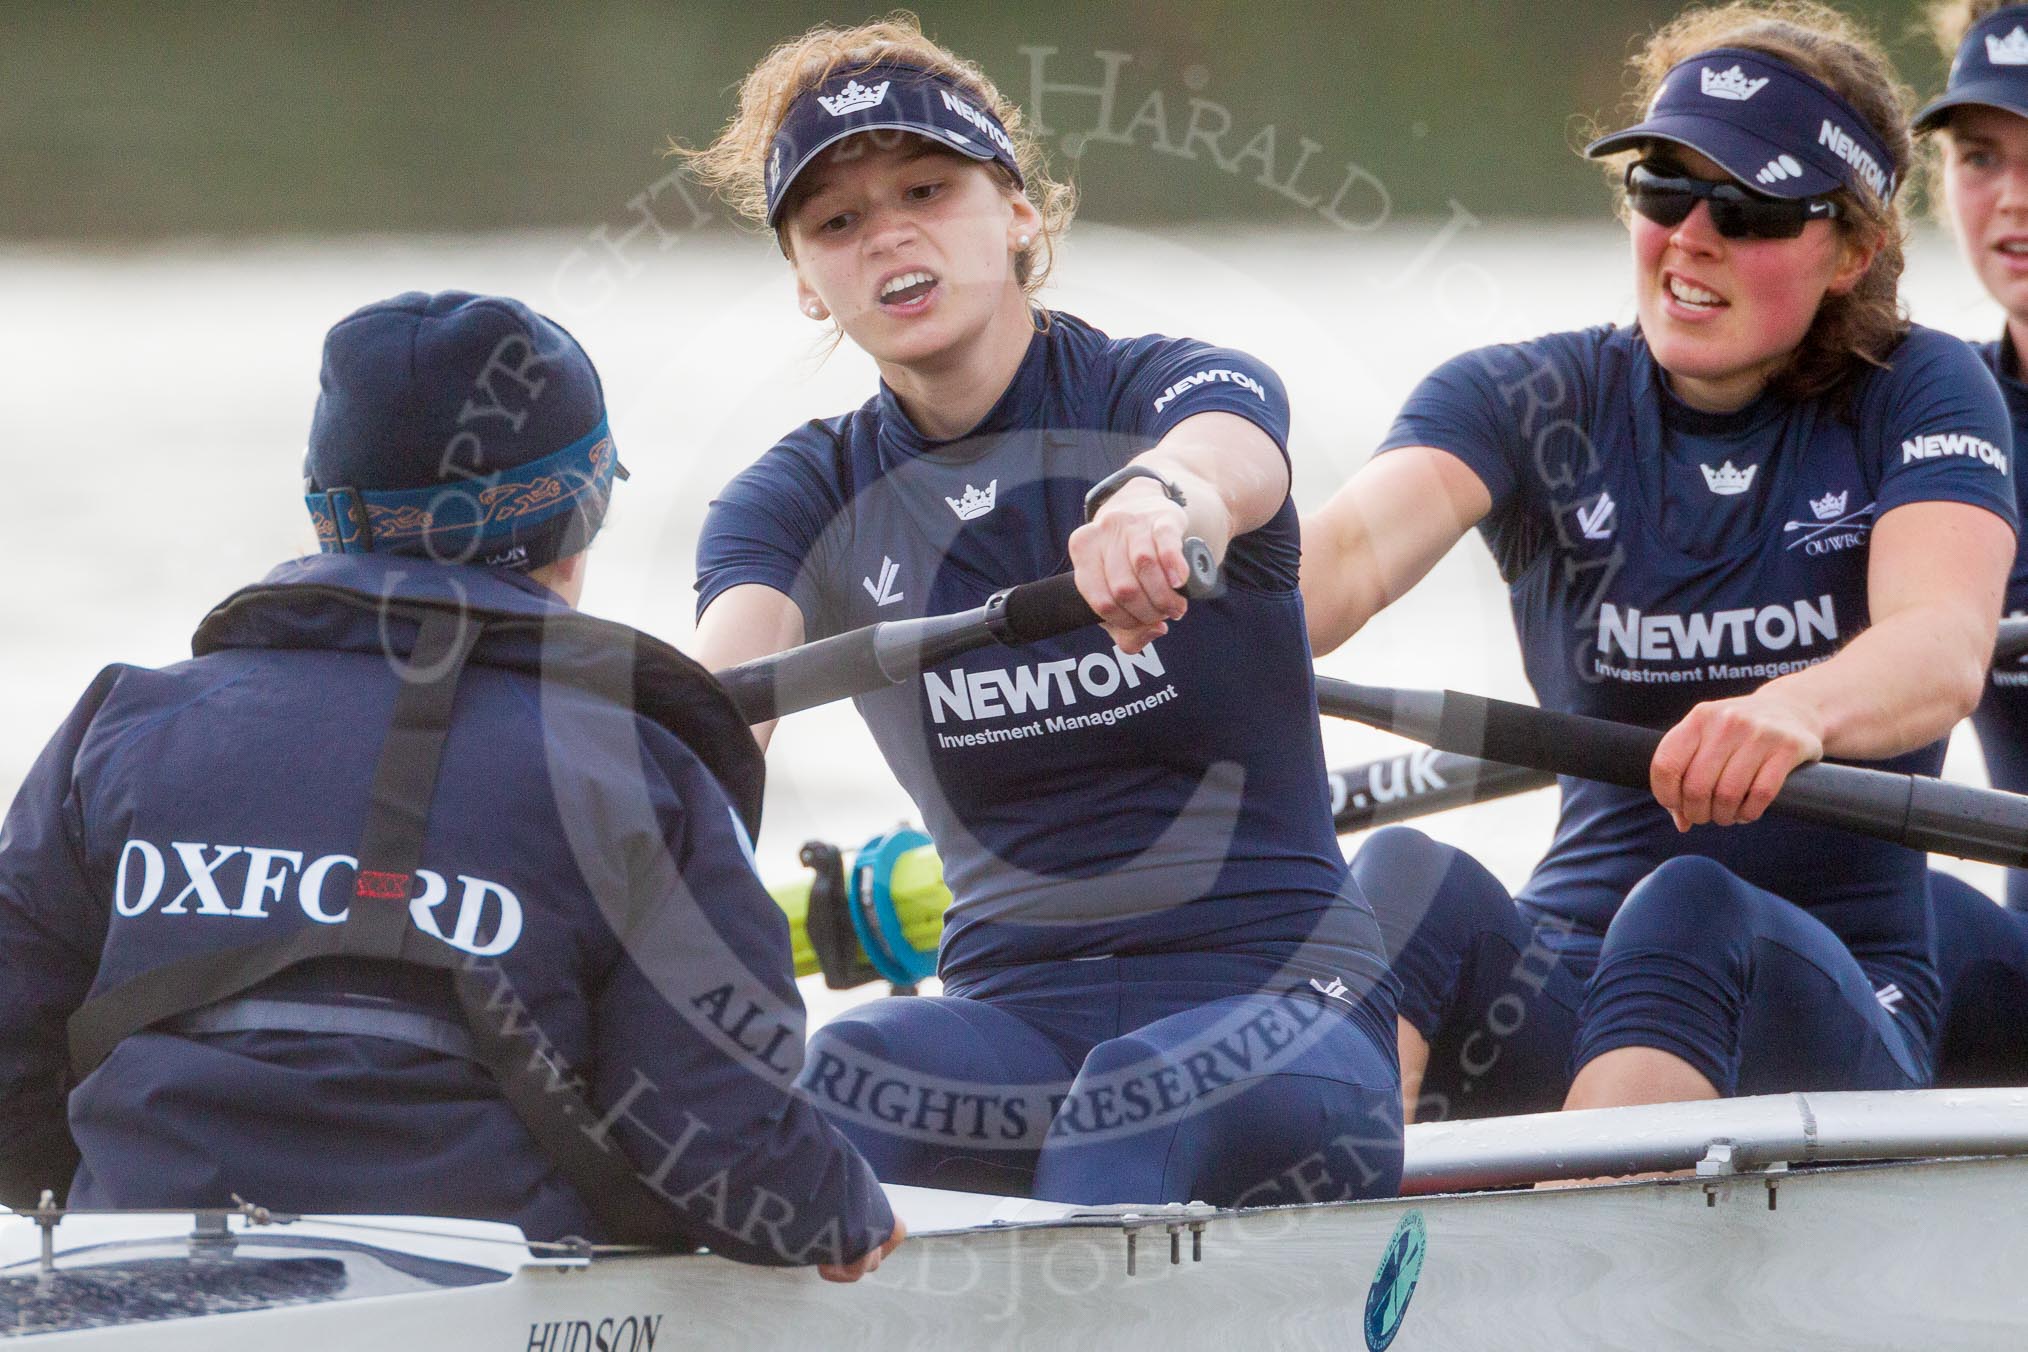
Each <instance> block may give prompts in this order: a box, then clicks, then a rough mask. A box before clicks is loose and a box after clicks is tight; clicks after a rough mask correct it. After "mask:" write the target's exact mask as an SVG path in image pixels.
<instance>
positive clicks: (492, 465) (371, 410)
mask: <svg viewBox="0 0 2028 1352" xmlns="http://www.w3.org/2000/svg"><path fill="white" fill-rule="evenodd" d="M319 383H320V386H321V391H320V393H319V394H318V396H317V411H316V414H315V416H314V417H313V418H312V419H311V422H310V447H309V454H308V455H307V456H306V457H305V458H304V462H303V475H304V480H305V482H304V493H305V495H306V496H305V501H306V502H307V504H308V506H309V509H310V517H311V521H312V522H313V524H314V525H315V527H316V530H317V543H318V546H319V548H321V549H322V550H323V551H324V552H325V553H327V554H331V553H365V552H369V551H370V552H376V553H393V554H407V555H415V556H420V557H425V558H430V559H435V560H438V561H440V562H444V563H476V564H484V565H488V566H492V567H508V568H518V569H522V570H524V571H525V570H527V569H531V568H540V567H542V566H543V565H544V564H547V563H551V562H554V561H555V560H557V559H560V558H564V557H567V556H568V555H571V554H574V553H576V552H578V551H579V550H581V549H583V548H584V547H585V546H586V545H588V544H590V543H591V539H592V537H593V536H594V535H596V534H597V533H598V529H599V526H600V525H601V524H602V523H603V522H604V520H605V514H606V508H607V506H608V505H609V504H610V502H611V500H612V489H613V480H614V478H615V477H619V478H625V477H626V470H625V469H624V468H622V467H621V466H620V463H619V460H618V457H617V455H616V453H615V451H614V449H613V439H612V433H611V432H610V431H609V430H608V428H607V425H606V409H605V391H604V389H603V388H602V387H601V386H600V384H599V376H598V371H597V370H596V369H594V368H593V366H592V363H591V358H590V357H588V356H586V355H585V351H584V349H583V348H582V347H580V346H578V343H577V340H576V339H575V338H573V337H571V336H570V334H569V333H567V332H566V331H565V330H564V329H563V328H562V326H561V325H558V324H556V323H554V322H553V321H551V320H549V319H545V318H544V317H543V316H541V315H539V314H537V313H536V312H535V311H533V310H531V309H529V308H528V307H527V306H526V305H523V304H522V303H521V302H520V301H517V300H510V299H508V298H506V297H504V296H475V295H472V294H470V293H468V292H463V291H445V292H441V293H439V294H437V295H434V296H432V295H426V294H424V293H422V292H420V291H410V292H407V293H405V294H403V295H399V296H396V297H394V298H393V299H391V300H384V301H380V302H378V303H376V304H373V305H368V306H366V307H365V308H363V309H360V310H356V311H354V312H353V313H352V314H350V315H347V316H346V317H345V318H344V319H341V320H339V321H338V323H336V324H335V325H333V326H332V328H331V332H330V333H329V334H328V335H326V337H325V339H324V363H323V369H322V372H321V373H320V377H319Z"/></svg>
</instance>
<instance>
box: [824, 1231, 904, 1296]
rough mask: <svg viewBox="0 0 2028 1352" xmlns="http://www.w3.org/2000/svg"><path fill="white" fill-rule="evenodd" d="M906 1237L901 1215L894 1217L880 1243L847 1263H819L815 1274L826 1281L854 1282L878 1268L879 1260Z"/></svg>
mask: <svg viewBox="0 0 2028 1352" xmlns="http://www.w3.org/2000/svg"><path fill="white" fill-rule="evenodd" d="M907 1238H908V1227H907V1226H906V1225H903V1224H902V1223H901V1217H899V1216H896V1217H895V1218H894V1230H893V1232H892V1233H891V1234H889V1235H888V1237H887V1238H886V1239H884V1240H882V1241H880V1243H878V1244H876V1245H874V1246H873V1247H872V1248H870V1249H868V1250H867V1251H866V1252H865V1253H862V1254H860V1255H859V1256H858V1257H857V1258H855V1259H853V1260H852V1261H851V1262H849V1263H819V1264H818V1265H817V1275H818V1276H820V1277H822V1278H823V1279H824V1280H825V1281H827V1282H856V1281H858V1280H859V1279H860V1278H861V1277H864V1276H865V1275H867V1274H868V1273H869V1272H872V1271H874V1270H876V1269H877V1268H879V1266H880V1264H881V1260H882V1259H884V1258H886V1257H887V1255H889V1254H891V1253H893V1252H894V1251H895V1250H896V1249H898V1248H900V1247H901V1241H902V1240H904V1239H907Z"/></svg>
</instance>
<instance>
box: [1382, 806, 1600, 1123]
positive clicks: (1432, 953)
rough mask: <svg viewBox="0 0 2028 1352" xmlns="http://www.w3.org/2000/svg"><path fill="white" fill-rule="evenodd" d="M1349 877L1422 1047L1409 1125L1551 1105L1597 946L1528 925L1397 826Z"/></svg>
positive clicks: (1470, 871) (1504, 899) (1486, 878)
mask: <svg viewBox="0 0 2028 1352" xmlns="http://www.w3.org/2000/svg"><path fill="white" fill-rule="evenodd" d="M1352 877H1353V879H1354V881H1356V882H1357V883H1358V884H1359V890H1360V891H1361V892H1362V893H1364V894H1365V896H1366V898H1367V899H1368V900H1369V901H1370V902H1372V903H1373V909H1374V913H1375V914H1376V916H1377V917H1378V918H1379V920H1380V931H1381V937H1382V940H1383V942H1384V943H1385V944H1386V948H1387V961H1388V963H1389V965H1390V966H1392V967H1393V969H1394V974H1395V976H1396V977H1397V978H1398V979H1399V980H1400V982H1401V1005H1400V1013H1401V1017H1402V1018H1404V1019H1406V1020H1407V1021H1408V1022H1409V1023H1410V1024H1411V1025H1413V1026H1414V1028H1415V1030H1416V1031H1417V1032H1418V1033H1421V1034H1422V1036H1423V1040H1424V1041H1426V1042H1428V1043H1429V1066H1428V1068H1427V1069H1426V1070H1424V1072H1423V1080H1422V1092H1421V1096H1420V1098H1419V1099H1418V1101H1417V1104H1416V1113H1415V1120H1416V1121H1418V1122H1432V1121H1440V1120H1442V1119H1444V1118H1452V1117H1494V1116H1500V1115H1504V1114H1508V1113H1546V1112H1554V1111H1555V1110H1556V1109H1558V1108H1560V1107H1562V1106H1563V1095H1564V1090H1566V1089H1567V1088H1568V1087H1569V1076H1568V1072H1567V1069H1566V1068H1567V1066H1568V1063H1569V1060H1570V1044H1571V1042H1572V1040H1573V1039H1574V1038H1575V1037H1576V1034H1577V1015H1578V1008H1579V1006H1580V1005H1581V1004H1582V1002H1583V1000H1584V977H1585V976H1586V975H1587V974H1588V973H1589V972H1590V970H1591V955H1590V953H1588V952H1586V951H1585V949H1586V947H1587V945H1589V946H1590V947H1591V948H1594V949H1595V948H1596V945H1597V942H1598V940H1597V938H1596V937H1595V936H1593V937H1589V938H1587V937H1586V936H1582V935H1576V934H1573V933H1570V932H1568V931H1566V930H1561V929H1557V928H1555V927H1554V926H1553V925H1550V924H1548V923H1545V924H1543V925H1541V926H1531V925H1530V924H1529V923H1528V921H1527V919H1525V918H1524V917H1523V916H1522V914H1521V912H1520V911H1519V910H1517V909H1516V907H1515V905H1514V901H1513V898H1511V897H1509V896H1508V895H1507V889H1506V888H1504V887H1502V886H1501V885H1500V880H1499V879H1497V878H1495V877H1494V876H1493V875H1492V874H1491V873H1488V872H1487V871H1486V868H1485V866H1484V865H1482V864H1481V863H1479V861H1478V860H1476V859H1474V858H1472V856H1470V855H1469V854H1466V853H1465V852H1464V851H1463V850H1459V849H1454V848H1452V847H1451V846H1449V845H1440V844H1438V843H1437V842H1436V841H1434V840H1431V839H1430V838H1429V837H1428V836H1425V835H1423V834H1422V833H1421V832H1420V831H1415V830H1411V829H1410V828H1408V827H1405V826H1390V827H1387V828H1385V829H1384V830H1380V831H1375V832H1374V833H1373V834H1372V835H1370V836H1368V837H1367V839H1366V841H1365V843H1364V844H1362V845H1361V846H1360V848H1359V853H1358V854H1357V855H1355V856H1353V859H1352Z"/></svg>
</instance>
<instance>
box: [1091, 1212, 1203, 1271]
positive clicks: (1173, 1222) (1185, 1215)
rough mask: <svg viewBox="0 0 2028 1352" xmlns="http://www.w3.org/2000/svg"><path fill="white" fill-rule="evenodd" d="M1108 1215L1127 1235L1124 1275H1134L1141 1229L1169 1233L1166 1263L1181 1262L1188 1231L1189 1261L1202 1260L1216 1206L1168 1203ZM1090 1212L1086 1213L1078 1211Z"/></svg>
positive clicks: (1137, 1267)
mask: <svg viewBox="0 0 2028 1352" xmlns="http://www.w3.org/2000/svg"><path fill="white" fill-rule="evenodd" d="M1106 1210H1108V1211H1113V1212H1114V1214H1113V1215H1111V1216H1110V1217H1108V1219H1111V1220H1113V1221H1115V1222H1116V1223H1117V1224H1118V1225H1119V1226H1120V1228H1121V1229H1123V1230H1124V1231H1126V1235H1127V1275H1128V1276H1129V1277H1132V1276H1135V1275H1136V1274H1137V1273H1138V1271H1139V1258H1140V1240H1141V1231H1143V1230H1151V1229H1153V1228H1155V1227H1156V1226H1158V1225H1159V1226H1161V1227H1162V1229H1163V1230H1165V1231H1166V1232H1167V1233H1168V1236H1169V1262H1170V1263H1171V1264H1172V1265H1174V1264H1181V1263H1182V1261H1183V1232H1184V1231H1186V1230H1187V1231H1189V1232H1190V1261H1191V1262H1193V1263H1201V1262H1203V1261H1204V1227H1205V1224H1206V1223H1207V1222H1208V1221H1210V1219H1211V1218H1212V1217H1213V1216H1216V1215H1217V1214H1218V1208H1217V1207H1215V1206H1212V1205H1211V1204H1210V1203H1208V1202H1170V1203H1168V1204H1167V1205H1166V1206H1161V1207H1155V1208H1143V1207H1137V1206H1125V1207H1120V1208H1118V1209H1117V1210H1116V1211H1115V1210H1114V1209H1113V1208H1106ZM1080 1214H1089V1213H1080Z"/></svg>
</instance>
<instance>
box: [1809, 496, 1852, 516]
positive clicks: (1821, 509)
mask: <svg viewBox="0 0 2028 1352" xmlns="http://www.w3.org/2000/svg"><path fill="white" fill-rule="evenodd" d="M1845 498H1846V494H1844V493H1826V494H1824V496H1823V497H1821V498H1811V499H1810V511H1811V513H1812V514H1814V515H1815V516H1816V518H1817V520H1819V521H1832V520H1835V519H1837V518H1838V517H1841V516H1843V515H1845Z"/></svg>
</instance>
